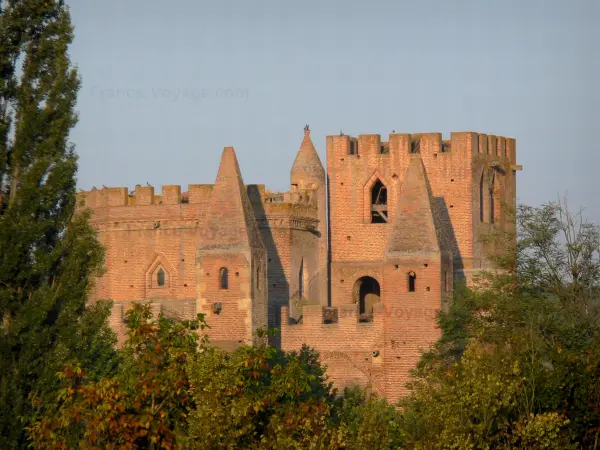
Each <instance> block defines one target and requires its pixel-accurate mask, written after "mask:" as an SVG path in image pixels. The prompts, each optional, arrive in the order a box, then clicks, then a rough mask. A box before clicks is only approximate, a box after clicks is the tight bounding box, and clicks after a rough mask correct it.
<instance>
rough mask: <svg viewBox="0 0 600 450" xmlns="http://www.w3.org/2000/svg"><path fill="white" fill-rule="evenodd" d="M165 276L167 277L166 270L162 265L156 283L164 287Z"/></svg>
mask: <svg viewBox="0 0 600 450" xmlns="http://www.w3.org/2000/svg"><path fill="white" fill-rule="evenodd" d="M165 277H166V275H165V271H164V270H163V268H162V267H161V268H160V269H158V272H157V273H156V284H157V286H158V287H163V286H164V285H165Z"/></svg>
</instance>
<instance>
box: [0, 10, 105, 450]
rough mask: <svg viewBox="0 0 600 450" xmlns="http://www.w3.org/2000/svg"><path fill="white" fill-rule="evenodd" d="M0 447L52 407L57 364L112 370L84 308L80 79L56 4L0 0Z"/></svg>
mask: <svg viewBox="0 0 600 450" xmlns="http://www.w3.org/2000/svg"><path fill="white" fill-rule="evenodd" d="M0 35H1V36H2V39H1V40H0V72H1V76H0V311H1V314H2V317H1V321H2V323H1V325H0V447H1V448H7V449H8V448H22V447H24V446H25V445H26V439H25V434H24V427H23V425H24V424H25V425H27V424H28V423H30V421H31V419H32V414H33V409H32V408H33V407H32V404H31V401H30V396H32V395H33V396H35V399H36V401H37V402H42V403H45V404H51V403H52V402H54V400H55V396H56V391H57V389H58V380H57V379H56V376H55V374H56V372H57V371H58V370H60V368H62V367H63V365H64V364H65V363H66V362H77V363H78V364H81V365H82V366H84V367H86V368H87V369H88V374H89V376H90V377H92V378H97V377H101V376H103V375H104V374H107V373H110V372H111V371H112V370H114V367H115V361H114V357H115V352H114V349H113V344H114V342H115V338H114V335H113V334H112V333H111V332H110V331H109V329H108V327H107V325H106V318H107V316H108V314H109V308H108V305H106V304H97V305H95V306H92V307H90V308H87V307H86V303H87V294H88V292H89V289H90V287H91V281H92V280H93V279H94V278H95V277H96V276H97V275H99V274H100V272H101V268H102V263H103V257H104V252H103V249H102V247H101V246H100V244H99V243H98V241H97V240H96V234H95V232H94V231H93V230H92V228H91V227H90V226H89V224H88V215H87V214H78V215H75V210H76V198H75V173H76V170H77V157H76V155H75V153H74V150H73V147H72V145H70V144H69V142H68V135H69V131H70V129H71V128H72V127H73V126H74V125H75V123H76V120H77V116H76V114H75V112H74V106H75V102H76V96H77V91H78V89H79V78H78V76H77V72H76V70H75V69H74V68H73V67H72V66H71V64H70V61H69V57H68V53H67V49H68V46H69V44H70V43H71V41H72V38H73V29H72V26H71V23H70V17H69V12H68V9H67V8H66V7H65V6H64V5H63V3H62V2H57V1H47V2H39V1H33V0H21V1H18V0H14V1H10V2H7V1H2V2H1V3H0Z"/></svg>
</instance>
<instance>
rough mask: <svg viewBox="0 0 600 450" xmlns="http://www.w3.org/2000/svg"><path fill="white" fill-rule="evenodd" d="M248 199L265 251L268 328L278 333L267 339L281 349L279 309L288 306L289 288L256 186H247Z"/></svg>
mask: <svg viewBox="0 0 600 450" xmlns="http://www.w3.org/2000/svg"><path fill="white" fill-rule="evenodd" d="M248 197H249V198H250V203H251V204H252V209H253V211H254V217H256V219H257V222H258V228H259V230H260V235H261V237H262V240H263V243H264V245H265V247H266V249H267V275H268V276H267V279H268V283H269V286H268V292H269V298H268V308H269V309H268V314H269V317H268V320H269V328H277V329H278V330H279V332H278V333H277V334H276V335H274V336H271V337H270V338H269V341H270V342H269V343H270V344H271V345H272V346H274V347H277V348H280V347H281V307H282V306H288V301H289V297H290V286H289V283H288V282H287V280H286V277H285V269H284V267H283V264H282V263H281V258H280V256H279V253H278V252H277V246H276V244H275V239H274V238H273V231H272V230H271V227H270V226H269V223H268V222H267V221H266V220H262V219H264V218H266V212H265V210H264V208H263V205H262V201H261V195H260V192H259V190H258V187H257V186H254V185H250V186H248Z"/></svg>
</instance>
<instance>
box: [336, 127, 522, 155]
mask: <svg viewBox="0 0 600 450" xmlns="http://www.w3.org/2000/svg"><path fill="white" fill-rule="evenodd" d="M515 147H516V145H515V139H513V138H507V137H504V136H496V135H487V134H485V133H477V132H470V131H469V132H452V133H451V134H450V139H447V140H444V139H443V138H442V133H413V134H407V133H395V132H393V133H391V134H390V135H389V138H388V140H387V141H382V140H381V135H379V134H360V135H358V137H353V136H349V135H345V134H341V135H332V136H328V137H327V149H328V152H329V151H333V154H334V156H336V157H339V158H344V159H345V158H350V159H352V158H355V159H360V158H362V157H367V158H368V157H370V156H372V155H377V156H378V157H382V158H385V157H390V156H393V155H401V154H412V153H421V154H423V155H435V156H436V157H437V156H441V157H444V156H445V155H452V154H455V155H456V154H470V155H472V156H475V155H476V154H483V155H489V156H490V157H492V158H499V159H505V160H507V161H510V162H514V161H515V159H516V154H515V151H516V150H515Z"/></svg>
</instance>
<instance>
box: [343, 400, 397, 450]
mask: <svg viewBox="0 0 600 450" xmlns="http://www.w3.org/2000/svg"><path fill="white" fill-rule="evenodd" d="M335 411H336V414H337V415H338V418H337V423H338V426H339V429H340V435H341V436H342V438H343V444H342V447H343V448H347V449H364V448H372V449H390V450H392V449H398V448H401V447H402V444H403V441H404V440H403V430H402V428H401V426H402V422H401V416H400V414H399V412H398V410H397V409H396V407H395V406H392V405H390V404H389V403H388V402H387V401H386V400H385V399H381V398H377V397H376V396H369V395H367V394H366V392H365V391H364V390H362V389H359V388H351V389H348V388H347V389H345V390H344V395H343V397H342V398H341V399H339V400H338V403H337V404H336V409H335Z"/></svg>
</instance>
